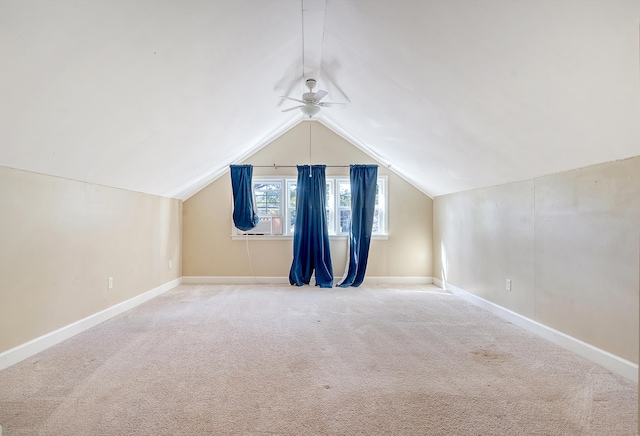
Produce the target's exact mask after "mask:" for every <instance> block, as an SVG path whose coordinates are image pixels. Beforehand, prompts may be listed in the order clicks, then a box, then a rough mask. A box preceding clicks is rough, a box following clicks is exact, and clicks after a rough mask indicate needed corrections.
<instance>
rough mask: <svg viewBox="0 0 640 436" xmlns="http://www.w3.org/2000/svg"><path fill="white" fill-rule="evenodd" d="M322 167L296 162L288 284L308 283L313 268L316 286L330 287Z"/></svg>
mask: <svg viewBox="0 0 640 436" xmlns="http://www.w3.org/2000/svg"><path fill="white" fill-rule="evenodd" d="M325 169H326V166H325V165H314V166H313V167H309V165H298V184H297V187H296V224H295V228H294V231H293V263H292V264H291V270H290V271H289V283H291V284H292V285H297V286H302V285H303V284H309V281H310V280H311V275H312V273H313V271H314V270H315V272H316V286H320V287H321V288H331V287H333V266H332V265H331V252H330V247H329V229H328V228H327V212H326V201H327V182H326V174H325Z"/></svg>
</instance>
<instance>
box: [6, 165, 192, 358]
mask: <svg viewBox="0 0 640 436" xmlns="http://www.w3.org/2000/svg"><path fill="white" fill-rule="evenodd" d="M181 207H182V202H181V201H179V200H175V199H169V198H162V197H156V196H152V195H147V194H140V193H135V192H130V191H124V190H121V189H114V188H107V187H104V186H98V185H92V184H89V183H82V182H77V181H73V180H67V179H62V178H57V177H51V176H45V175H41V174H35V173H30V172H27V171H20V170H15V169H10V168H6V167H0V223H1V225H0V277H1V278H2V284H1V285H0V352H3V351H6V350H8V349H10V348H13V347H15V346H17V345H20V344H22V343H25V342H27V341H29V340H32V339H35V338H37V337H39V336H42V335H44V334H46V333H49V332H52V331H54V330H56V329H59V328H61V327H64V326H66V325H68V324H71V323H73V322H75V321H78V320H80V319H82V318H84V317H87V316H89V315H92V314H94V313H96V312H99V311H101V310H103V309H106V308H108V307H110V306H113V305H115V304H117V303H119V302H122V301H124V300H127V299H129V298H131V297H134V296H136V295H138V294H141V293H143V292H145V291H148V290H150V289H153V288H155V287H157V286H159V285H162V284H164V283H167V282H169V281H171V280H173V279H176V278H179V277H181V276H182V272H181V241H180V237H181V219H182V211H181ZM169 260H172V261H173V262H172V263H173V265H172V268H171V269H169V267H168V261H169ZM109 277H113V279H114V286H113V288H112V289H108V278H109Z"/></svg>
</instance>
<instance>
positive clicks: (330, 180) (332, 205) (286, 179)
mask: <svg viewBox="0 0 640 436" xmlns="http://www.w3.org/2000/svg"><path fill="white" fill-rule="evenodd" d="M326 179H327V196H328V197H329V199H328V201H327V212H328V225H329V237H330V238H332V239H344V238H347V237H348V236H349V232H348V230H347V231H344V232H341V231H339V230H340V229H339V226H340V220H339V217H340V211H343V210H351V204H350V203H351V202H350V201H349V207H345V206H341V205H340V204H339V203H340V198H339V197H340V195H339V191H338V187H339V186H340V184H343V183H346V184H347V185H348V186H350V181H349V178H348V177H345V176H327V177H326ZM275 182H280V184H281V185H280V186H281V189H280V214H279V215H277V216H261V217H260V223H259V224H258V227H256V228H255V229H252V230H249V231H246V232H244V231H242V230H238V229H237V228H236V227H235V226H234V225H233V220H232V222H231V228H232V232H231V237H232V239H242V240H244V239H245V238H247V237H249V238H251V239H268V240H274V239H291V238H293V231H292V230H291V227H292V226H291V216H292V211H295V207H292V205H291V203H290V201H289V200H290V193H291V191H290V190H291V186H292V185H295V184H296V183H297V177H296V176H283V177H278V176H259V177H254V178H253V180H252V182H251V192H252V194H253V195H255V188H254V186H255V184H257V183H275ZM387 200H388V177H387V176H385V175H382V176H378V204H377V205H376V209H377V213H378V216H379V217H380V218H382V220H381V223H380V224H381V225H380V229H379V231H378V232H375V233H373V234H372V237H373V238H374V239H387V237H388V201H387ZM254 204H255V197H254ZM232 213H233V211H232ZM274 219H276V220H279V222H278V223H277V225H276V230H279V229H282V233H281V234H273V233H270V232H267V231H266V230H267V228H269V229H271V230H272V229H273V226H271V227H269V225H268V224H266V221H269V220H271V221H273V220H274ZM271 224H273V223H271ZM278 226H279V227H278ZM256 229H258V230H256ZM276 233H277V232H276Z"/></svg>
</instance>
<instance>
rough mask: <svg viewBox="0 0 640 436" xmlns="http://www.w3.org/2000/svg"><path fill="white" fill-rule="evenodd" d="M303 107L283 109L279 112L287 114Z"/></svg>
mask: <svg viewBox="0 0 640 436" xmlns="http://www.w3.org/2000/svg"><path fill="white" fill-rule="evenodd" d="M303 106H304V105H301V106H294V107H290V108H288V109H284V110H282V111H281V112H289V111H293V110H296V109H300V108H301V107H303Z"/></svg>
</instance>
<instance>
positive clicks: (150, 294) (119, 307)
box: [0, 278, 182, 371]
mask: <svg viewBox="0 0 640 436" xmlns="http://www.w3.org/2000/svg"><path fill="white" fill-rule="evenodd" d="M181 283H182V278H178V279H175V280H172V281H170V282H167V283H165V284H164V285H160V286H158V287H157V288H153V289H151V290H149V291H147V292H145V293H143V294H140V295H137V296H135V297H133V298H130V299H128V300H126V301H123V302H122V303H118V304H116V305H115V306H111V307H109V308H107V309H105V310H102V311H100V312H97V313H94V314H93V315H90V316H88V317H86V318H83V319H81V320H79V321H76V322H74V323H71V324H69V325H66V326H64V327H62V328H59V329H58V330H55V331H53V332H51V333H47V334H46V335H43V336H40V337H38V338H35V339H32V340H31V341H29V342H25V343H24V344H21V345H18V346H17V347H14V348H11V349H9V350H7V351H4V352H2V353H0V371H1V370H3V369H5V368H8V367H10V366H11V365H15V364H16V363H18V362H20V361H22V360H24V359H26V358H28V357H31V356H33V355H35V354H37V353H39V352H41V351H44V350H46V349H47V348H49V347H51V346H53V345H56V344H59V343H60V342H62V341H64V340H67V339H69V338H71V337H73V336H75V335H77V334H78V333H82V332H83V331H85V330H88V329H90V328H92V327H95V326H97V325H98V324H100V323H102V322H104V321H106V320H108V319H109V318H113V317H114V316H116V315H120V314H121V313H124V312H126V311H127V310H130V309H133V308H134V307H136V306H139V305H140V304H142V303H144V302H147V301H149V300H151V299H152V298H154V297H157V296H158V295H160V294H163V293H164V292H167V291H168V290H170V289H173V288H175V287H176V286H178V285H180V284H181Z"/></svg>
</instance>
